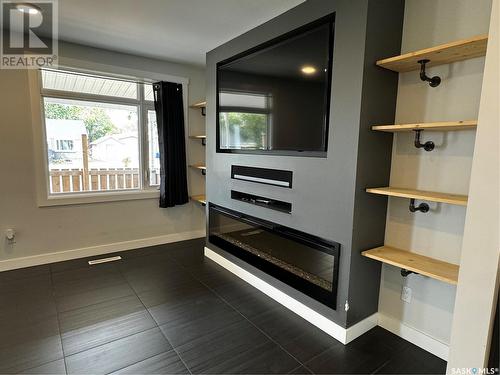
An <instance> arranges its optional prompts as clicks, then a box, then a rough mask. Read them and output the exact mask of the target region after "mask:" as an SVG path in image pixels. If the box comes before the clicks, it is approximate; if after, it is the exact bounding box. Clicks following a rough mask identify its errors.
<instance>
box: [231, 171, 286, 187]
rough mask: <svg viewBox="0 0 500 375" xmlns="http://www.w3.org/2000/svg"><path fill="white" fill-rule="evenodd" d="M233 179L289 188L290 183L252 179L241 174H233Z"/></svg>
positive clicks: (259, 178)
mask: <svg viewBox="0 0 500 375" xmlns="http://www.w3.org/2000/svg"><path fill="white" fill-rule="evenodd" d="M233 178H234V179H236V180H245V181H252V182H262V183H265V184H270V185H278V186H286V187H290V183H289V182H287V181H280V180H272V179H269V178H261V177H252V176H245V175H241V174H235V175H234V177H233Z"/></svg>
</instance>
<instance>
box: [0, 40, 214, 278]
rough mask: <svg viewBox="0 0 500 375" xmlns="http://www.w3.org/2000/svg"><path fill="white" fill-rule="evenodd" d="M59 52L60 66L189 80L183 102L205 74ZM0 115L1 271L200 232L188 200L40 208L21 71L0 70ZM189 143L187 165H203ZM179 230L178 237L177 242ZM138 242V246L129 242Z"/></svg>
mask: <svg viewBox="0 0 500 375" xmlns="http://www.w3.org/2000/svg"><path fill="white" fill-rule="evenodd" d="M60 55H62V58H61V61H60V63H61V64H64V65H69V66H73V67H77V68H84V69H93V70H98V71H102V72H114V73H120V74H134V73H135V72H136V70H137V69H138V70H141V71H144V72H150V73H157V74H167V75H174V76H179V77H186V78H188V79H189V80H190V84H189V92H188V93H189V102H190V103H192V102H195V101H197V100H200V99H203V98H204V92H205V76H204V69H202V68H199V67H194V66H187V65H180V64H174V63H169V62H165V61H160V60H153V59H146V58H141V57H138V56H132V55H126V54H119V53H113V52H109V51H105V50H99V49H94V48H88V47H84V46H79V45H75V44H69V43H61V45H60ZM0 114H1V116H0V271H1V270H2V269H6V268H11V267H16V266H17V265H27V264H30V263H36V262H38V261H39V259H37V258H29V260H28V261H27V262H22V263H21V262H18V261H16V262H11V261H9V260H12V259H20V258H23V257H30V256H38V255H43V254H48V253H53V252H62V251H65V250H72V249H80V248H86V247H93V246H100V245H109V244H113V243H116V242H123V241H134V240H141V239H148V238H151V237H154V238H156V239H155V241H156V242H158V241H160V242H161V241H162V240H164V239H166V238H183V236H184V237H186V238H187V237H190V236H191V237H192V236H202V235H203V232H204V229H205V224H204V209H203V207H201V206H199V205H198V204H196V203H192V202H191V203H189V204H187V205H184V206H179V207H174V208H168V209H160V208H158V201H157V199H144V200H135V201H122V202H110V203H95V204H84V205H73V206H58V207H44V208H39V207H38V206H37V202H36V181H35V169H34V168H35V160H34V153H33V143H32V142H33V137H32V124H31V111H30V96H29V86H28V74H27V72H26V71H23V70H0ZM188 116H189V121H188V126H189V131H190V132H191V133H193V134H194V133H204V121H203V118H202V117H201V115H200V114H199V111H195V110H192V109H190V110H189V114H188ZM188 145H189V147H188V159H189V161H190V162H197V161H200V160H203V154H204V148H203V147H202V146H201V145H200V144H198V143H196V142H195V141H188ZM189 179H190V190H191V193H192V194H201V193H203V189H204V188H203V177H201V176H200V175H199V173H195V172H194V171H190V174H189ZM7 228H15V229H16V231H17V238H16V244H15V245H9V244H8V243H7V241H5V240H4V236H3V233H4V230H5V229H7ZM180 233H182V234H184V235H183V236H180V237H179V236H178V235H179V234H180ZM169 235H171V236H170V237H168V236H169ZM159 236H162V237H159ZM155 241H153V242H155ZM138 243H141V241H136V242H134V244H138ZM108 249H109V250H112V249H116V247H110V248H108ZM92 251H93V252H99V251H101V250H99V248H94V249H93V250H92ZM68 256H71V255H68ZM56 258H57V257H56ZM51 259H54V258H51Z"/></svg>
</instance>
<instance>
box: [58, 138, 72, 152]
mask: <svg viewBox="0 0 500 375" xmlns="http://www.w3.org/2000/svg"><path fill="white" fill-rule="evenodd" d="M56 144H57V151H73V141H72V140H71V139H58V140H57V143H56Z"/></svg>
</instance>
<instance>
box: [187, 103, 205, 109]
mask: <svg viewBox="0 0 500 375" xmlns="http://www.w3.org/2000/svg"><path fill="white" fill-rule="evenodd" d="M206 106H207V102H198V103H194V104H191V105H190V106H189V107H190V108H205V107H206Z"/></svg>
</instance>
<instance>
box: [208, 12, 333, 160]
mask: <svg viewBox="0 0 500 375" xmlns="http://www.w3.org/2000/svg"><path fill="white" fill-rule="evenodd" d="M333 28H334V19H333V15H332V16H329V17H326V18H323V19H321V20H319V21H316V22H313V23H311V24H309V25H306V26H303V27H301V28H299V29H297V30H294V31H292V32H290V33H287V34H285V35H282V36H280V37H278V38H276V39H273V40H271V41H269V42H267V43H265V44H263V45H260V46H257V47H255V48H253V49H251V50H249V51H246V52H243V53H241V54H239V55H237V56H235V57H233V58H231V59H228V60H226V61H223V62H221V63H219V64H218V65H217V152H239V153H249V152H251V153H277V154H286V155H299V156H306V155H307V156H309V155H311V156H324V155H325V154H326V151H327V140H328V117H329V107H330V82H331V74H332V54H333Z"/></svg>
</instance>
